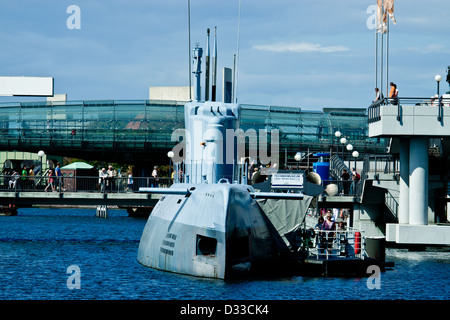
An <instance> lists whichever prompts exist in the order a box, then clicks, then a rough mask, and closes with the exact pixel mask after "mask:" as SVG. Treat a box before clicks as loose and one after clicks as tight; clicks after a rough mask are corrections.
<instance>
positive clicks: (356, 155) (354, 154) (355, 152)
mask: <svg viewBox="0 0 450 320" xmlns="http://www.w3.org/2000/svg"><path fill="white" fill-rule="evenodd" d="M352 156H353V158H355V171H356V158H358V157H359V152H358V151H356V150H355V151H353V153H352Z"/></svg>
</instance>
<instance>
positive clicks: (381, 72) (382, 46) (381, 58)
mask: <svg viewBox="0 0 450 320" xmlns="http://www.w3.org/2000/svg"><path fill="white" fill-rule="evenodd" d="M383 56H384V33H383V31H381V55H380V60H381V61H380V64H381V66H380V91H381V96H383V87H384V84H383V64H384V61H383Z"/></svg>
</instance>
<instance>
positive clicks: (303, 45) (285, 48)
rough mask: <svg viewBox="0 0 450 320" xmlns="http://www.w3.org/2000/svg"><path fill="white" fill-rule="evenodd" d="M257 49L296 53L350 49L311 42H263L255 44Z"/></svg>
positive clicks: (331, 51)
mask: <svg viewBox="0 0 450 320" xmlns="http://www.w3.org/2000/svg"><path fill="white" fill-rule="evenodd" d="M253 48H254V49H256V50H262V51H271V52H296V53H312V52H321V53H333V52H343V51H348V50H350V49H349V48H347V47H344V46H323V45H321V44H318V43H310V42H289V43H287V42H280V43H274V44H263V45H255V46H253Z"/></svg>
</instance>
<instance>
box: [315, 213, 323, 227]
mask: <svg viewBox="0 0 450 320" xmlns="http://www.w3.org/2000/svg"><path fill="white" fill-rule="evenodd" d="M323 222H324V219H323V216H320V217H319V219H318V220H317V224H316V225H315V226H314V229H320V230H322V226H323Z"/></svg>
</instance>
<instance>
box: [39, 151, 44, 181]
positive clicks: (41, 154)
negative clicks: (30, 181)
mask: <svg viewBox="0 0 450 320" xmlns="http://www.w3.org/2000/svg"><path fill="white" fill-rule="evenodd" d="M44 156H45V152H44V151H42V150H40V151H39V152H38V157H39V160H40V161H41V168H40V169H41V170H40V172H41V177H42V174H43V173H44V172H43V171H44V170H43V168H42V158H43V157H44Z"/></svg>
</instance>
